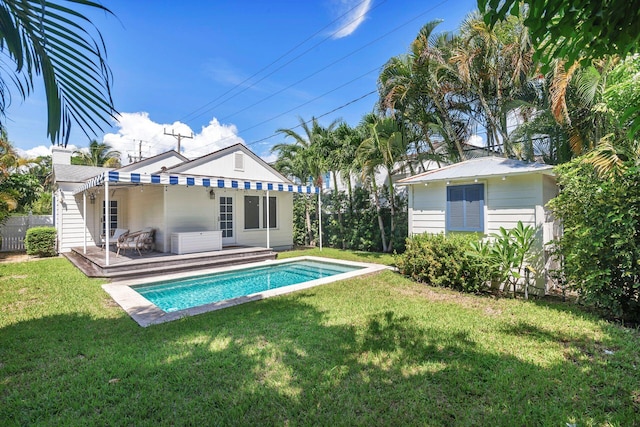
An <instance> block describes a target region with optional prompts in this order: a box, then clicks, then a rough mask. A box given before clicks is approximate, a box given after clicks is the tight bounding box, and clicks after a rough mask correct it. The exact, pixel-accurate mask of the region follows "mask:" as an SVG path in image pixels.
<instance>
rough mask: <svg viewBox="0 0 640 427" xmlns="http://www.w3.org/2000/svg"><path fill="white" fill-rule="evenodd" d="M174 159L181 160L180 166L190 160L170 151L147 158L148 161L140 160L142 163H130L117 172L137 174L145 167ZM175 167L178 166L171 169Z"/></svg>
mask: <svg viewBox="0 0 640 427" xmlns="http://www.w3.org/2000/svg"><path fill="white" fill-rule="evenodd" d="M172 157H174V158H177V159H179V160H180V163H179V164H182V163H186V162H188V161H189V159H188V158H186V157H185V156H183V155H182V154H180V153H178V152H177V151H175V150H170V151H165V152H164V153H160V154H157V155H155V156H152V157H147V158H146V159H144V160H140V161H138V162H135V163H130V164H128V165H127V166H123V167H121V168H118V169H116V170H117V171H118V172H135V171H136V170H138V169H141V168H144V167H145V166H148V165H152V164H154V163H157V162H161V161H162V160H164V159H167V160H169V159H171V158H172ZM173 166H177V165H172V166H171V167H173ZM154 172H156V171H154Z"/></svg>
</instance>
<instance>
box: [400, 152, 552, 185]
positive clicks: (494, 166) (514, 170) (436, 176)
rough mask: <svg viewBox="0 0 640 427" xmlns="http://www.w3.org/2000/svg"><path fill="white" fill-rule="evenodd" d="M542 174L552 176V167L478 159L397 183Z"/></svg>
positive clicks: (484, 158) (499, 159) (409, 183)
mask: <svg viewBox="0 0 640 427" xmlns="http://www.w3.org/2000/svg"><path fill="white" fill-rule="evenodd" d="M536 173H542V174H546V175H554V173H553V166H551V165H544V164H541V163H528V162H523V161H521V160H513V159H505V158H504V157H480V158H477V159H471V160H467V161H464V162H460V163H454V164H452V165H448V166H444V167H442V168H440V169H435V170H430V171H427V172H424V173H421V174H418V175H414V176H410V177H408V178H405V179H401V180H399V181H398V184H400V185H411V184H417V183H423V182H435V181H447V180H453V179H455V180H458V179H470V178H489V177H492V176H508V175H522V174H536Z"/></svg>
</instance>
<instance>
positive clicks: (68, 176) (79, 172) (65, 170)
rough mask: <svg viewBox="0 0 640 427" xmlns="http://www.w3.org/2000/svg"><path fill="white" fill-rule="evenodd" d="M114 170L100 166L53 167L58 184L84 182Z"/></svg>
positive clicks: (60, 165)
mask: <svg viewBox="0 0 640 427" xmlns="http://www.w3.org/2000/svg"><path fill="white" fill-rule="evenodd" d="M110 170H113V168H103V167H99V166H85V165H64V164H54V165H53V176H54V178H55V181H56V182H84V181H86V180H88V179H89V178H93V177H94V176H96V175H99V174H101V173H103V172H108V171H110Z"/></svg>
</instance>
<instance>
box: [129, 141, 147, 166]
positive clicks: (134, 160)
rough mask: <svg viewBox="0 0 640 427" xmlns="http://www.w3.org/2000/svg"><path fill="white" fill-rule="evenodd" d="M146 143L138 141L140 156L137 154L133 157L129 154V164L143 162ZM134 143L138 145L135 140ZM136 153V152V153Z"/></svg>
mask: <svg viewBox="0 0 640 427" xmlns="http://www.w3.org/2000/svg"><path fill="white" fill-rule="evenodd" d="M143 142H145V141H143V140H141V139H139V140H138V155H137V156H136V155H135V154H134V155H133V156H132V155H131V154H129V162H132V163H135V162H139V161H140V160H142V143H143ZM133 143H134V144H135V143H136V140H135V139H134V140H133ZM134 152H135V151H134Z"/></svg>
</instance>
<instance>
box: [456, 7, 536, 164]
mask: <svg viewBox="0 0 640 427" xmlns="http://www.w3.org/2000/svg"><path fill="white" fill-rule="evenodd" d="M460 32H461V34H460V40H461V42H460V43H459V44H458V45H457V46H456V47H455V48H454V49H453V52H452V55H451V58H450V62H451V63H452V64H453V65H455V67H456V70H457V75H458V78H459V79H460V82H461V83H462V84H463V86H462V88H461V89H462V91H461V94H462V95H463V96H465V97H466V98H467V100H468V103H469V105H471V110H470V112H471V116H472V117H474V118H475V119H476V120H477V121H479V122H480V123H481V124H482V125H483V126H484V127H485V129H486V131H487V140H488V143H489V146H490V147H491V146H492V145H493V143H500V142H501V143H502V145H503V152H504V155H505V156H508V155H510V154H512V153H511V147H510V139H509V132H508V123H507V116H508V114H509V112H511V111H513V110H514V109H515V108H517V107H518V105H519V103H518V102H517V101H518V100H519V99H520V98H521V96H522V91H523V88H524V87H525V86H526V84H527V81H528V77H529V76H530V75H531V74H532V72H533V71H534V67H533V66H534V64H533V61H532V57H533V48H532V45H531V40H530V38H529V34H528V32H527V28H526V27H525V26H524V25H523V23H522V21H521V18H520V20H519V19H518V18H515V17H510V18H509V19H508V20H507V21H505V22H501V23H500V24H498V25H496V26H495V27H494V28H490V27H489V26H488V25H487V24H486V23H485V22H484V21H483V20H482V18H481V17H480V16H479V15H478V13H477V12H476V13H472V14H471V15H470V16H469V17H467V18H466V19H465V21H464V22H463V23H462V25H461V30H460Z"/></svg>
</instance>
